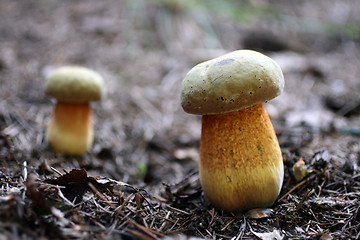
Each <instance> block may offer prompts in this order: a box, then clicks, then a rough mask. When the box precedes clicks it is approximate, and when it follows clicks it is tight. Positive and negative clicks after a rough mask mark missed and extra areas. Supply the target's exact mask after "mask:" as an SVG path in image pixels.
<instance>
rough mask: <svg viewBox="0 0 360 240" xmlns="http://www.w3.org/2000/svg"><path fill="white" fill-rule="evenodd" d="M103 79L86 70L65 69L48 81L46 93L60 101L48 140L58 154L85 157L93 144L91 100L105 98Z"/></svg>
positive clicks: (52, 120) (81, 68)
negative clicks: (103, 96)
mask: <svg viewBox="0 0 360 240" xmlns="http://www.w3.org/2000/svg"><path fill="white" fill-rule="evenodd" d="M103 85H104V83H103V79H102V77H101V76H100V75H99V74H98V73H96V72H94V71H93V70H90V69H88V68H84V67H78V66H65V67H61V68H59V69H57V70H56V71H55V72H53V74H52V75H50V77H49V78H48V79H47V81H46V87H45V88H46V90H45V92H46V94H47V95H48V96H52V97H54V98H56V99H57V103H56V106H55V109H54V112H53V114H52V117H51V120H50V123H49V125H48V127H47V130H46V140H47V141H48V142H49V144H50V145H51V146H52V147H53V148H54V149H55V150H56V151H58V152H63V153H67V154H75V155H77V154H79V155H80V154H83V153H84V152H86V151H87V150H88V149H89V147H90V146H91V145H92V142H93V125H92V121H91V109H90V104H89V102H90V101H99V100H100V99H101V98H102V95H103V88H104V87H103Z"/></svg>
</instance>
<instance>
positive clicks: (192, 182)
mask: <svg viewBox="0 0 360 240" xmlns="http://www.w3.org/2000/svg"><path fill="white" fill-rule="evenodd" d="M271 2H273V3H268V1H225V2H222V1H215V0H209V1H204V2H201V1H187V0H184V1H177V0H163V1H160V0H159V1H155V0H154V1H144V0H141V1H130V0H129V1H126V0H123V1H117V0H105V1H91V0H86V1H70V0H63V1H55V0H41V1H35V0H29V1H13V0H2V1H0V53H1V54H0V183H1V187H0V239H162V238H168V239H188V238H193V239H195V237H197V238H207V239H360V167H359V165H360V141H359V135H360V121H359V120H360V95H359V90H360V81H359V77H360V57H359V56H360V28H359V26H360V15H359V14H358V11H356V9H360V2H359V1H356V0H347V1H342V0H341V1H340V0H326V1H325V0H320V1H310V0H305V1H296V2H295V1H286V0H277V1H271ZM236 49H254V50H258V51H260V52H263V53H265V54H266V55H268V56H270V57H272V58H273V59H274V60H275V61H276V62H278V63H279V65H280V66H281V68H282V70H283V72H284V76H285V81H286V86H285V91H284V93H283V94H282V95H281V96H279V97H278V98H276V99H274V100H272V101H269V102H268V103H266V104H265V107H266V109H267V111H268V113H269V115H270V117H271V120H272V123H273V125H274V128H275V131H276V133H277V136H278V140H279V143H280V146H281V149H282V153H283V158H284V165H285V178H284V184H283V187H282V190H281V193H280V196H279V198H278V200H277V201H276V202H275V203H274V205H273V206H272V207H271V208H268V209H257V210H256V211H254V210H253V211H250V212H247V213H228V212H223V211H221V210H218V209H216V208H214V207H213V206H212V205H211V204H210V203H209V202H208V200H207V199H206V197H205V196H204V193H203V191H202V188H201V185H200V181H199V175H198V164H197V161H198V149H199V144H200V134H201V117H199V116H195V115H190V114H186V113H185V112H184V111H183V110H182V108H181V106H180V86H181V81H182V79H183V77H184V76H185V75H186V73H187V72H188V71H189V70H190V69H191V68H192V67H193V66H194V65H195V64H197V63H199V62H202V61H205V60H208V59H211V58H214V57H217V56H220V55H222V54H224V53H227V52H230V51H233V50H236ZM62 65H81V66H86V67H89V68H92V69H94V70H96V71H97V72H99V73H100V74H101V75H102V76H103V77H104V79H105V84H106V89H107V90H106V96H105V97H104V99H103V100H102V101H101V102H94V103H92V105H91V106H92V114H93V121H94V132H95V139H94V145H93V147H92V148H91V149H90V150H89V151H88V152H87V153H86V154H84V155H82V156H67V155H64V154H61V153H55V152H54V151H53V150H52V149H51V148H50V147H49V146H48V144H47V142H46V141H45V138H44V133H45V129H46V126H47V124H48V122H49V120H50V117H51V114H52V110H53V108H54V103H55V101H54V99H51V98H49V97H48V96H45V94H44V83H45V79H46V77H47V76H48V75H49V73H51V71H53V70H54V69H56V68H57V67H59V66H62ZM300 159H303V160H304V162H305V165H306V167H307V168H308V169H310V170H311V173H309V174H308V175H307V176H305V178H304V179H302V180H301V181H296V180H295V178H294V174H293V166H294V164H295V163H296V162H298V161H299V160H300Z"/></svg>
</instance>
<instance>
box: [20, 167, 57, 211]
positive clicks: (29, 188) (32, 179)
mask: <svg viewBox="0 0 360 240" xmlns="http://www.w3.org/2000/svg"><path fill="white" fill-rule="evenodd" d="M25 184H26V194H27V196H28V197H29V198H30V199H31V201H32V202H33V204H34V205H36V206H38V207H41V208H43V209H45V210H46V211H48V212H51V208H50V206H49V205H48V203H47V202H46V199H45V197H44V195H42V194H41V192H39V189H38V185H39V184H38V183H37V182H36V176H35V175H34V174H29V175H28V177H27V179H26V183H25Z"/></svg>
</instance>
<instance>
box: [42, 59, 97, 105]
mask: <svg viewBox="0 0 360 240" xmlns="http://www.w3.org/2000/svg"><path fill="white" fill-rule="evenodd" d="M103 91H104V80H103V78H102V77H101V76H100V75H99V74H98V73H97V72H95V71H93V70H91V69H88V68H85V67H79V66H64V67H60V68H59V69H57V70H55V71H54V72H53V73H52V74H51V75H50V77H49V78H48V79H47V81H46V86H45V93H46V95H48V96H51V97H54V98H56V99H58V100H59V101H63V102H72V103H84V102H90V101H99V100H101V98H102V95H103Z"/></svg>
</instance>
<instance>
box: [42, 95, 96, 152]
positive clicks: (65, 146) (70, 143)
mask: <svg viewBox="0 0 360 240" xmlns="http://www.w3.org/2000/svg"><path fill="white" fill-rule="evenodd" d="M46 138H47V140H48V142H49V143H50V145H51V146H52V147H53V148H54V149H55V150H56V151H58V152H66V153H68V154H75V155H77V154H82V153H84V152H85V151H87V149H88V148H89V146H91V144H92V142H93V125H92V122H91V109H90V104H89V103H65V102H60V101H59V102H57V104H56V106H55V109H54V112H53V115H52V118H51V120H50V123H49V125H48V128H47V131H46Z"/></svg>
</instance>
